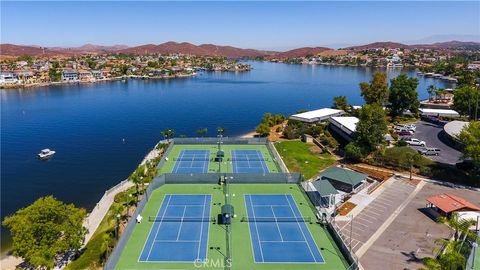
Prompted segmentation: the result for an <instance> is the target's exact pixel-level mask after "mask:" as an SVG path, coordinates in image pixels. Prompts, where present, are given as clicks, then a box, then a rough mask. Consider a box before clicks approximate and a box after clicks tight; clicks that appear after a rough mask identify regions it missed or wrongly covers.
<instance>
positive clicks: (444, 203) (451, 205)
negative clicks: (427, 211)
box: [427, 193, 480, 216]
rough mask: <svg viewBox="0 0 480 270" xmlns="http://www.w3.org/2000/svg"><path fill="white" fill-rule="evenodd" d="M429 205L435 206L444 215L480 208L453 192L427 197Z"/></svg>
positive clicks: (475, 210) (479, 209)
mask: <svg viewBox="0 0 480 270" xmlns="http://www.w3.org/2000/svg"><path fill="white" fill-rule="evenodd" d="M427 202H428V204H427V207H431V208H435V209H436V210H437V212H438V213H439V214H440V215H442V216H448V215H450V214H451V213H453V212H458V213H459V214H460V215H461V214H462V212H478V213H480V208H479V207H478V206H476V205H474V204H473V203H471V202H469V201H467V200H465V199H464V198H462V197H459V196H455V195H451V194H446V193H444V194H440V195H435V196H432V197H429V198H428V199H427Z"/></svg>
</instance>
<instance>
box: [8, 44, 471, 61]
mask: <svg viewBox="0 0 480 270" xmlns="http://www.w3.org/2000/svg"><path fill="white" fill-rule="evenodd" d="M373 48H387V49H388V48H390V49H391V48H403V49H415V48H418V49H439V50H454V49H480V42H465V41H448V42H439V43H432V44H416V45H407V44H403V43H397V42H375V43H370V44H366V45H360V46H351V47H347V48H343V49H339V50H335V49H331V48H327V47H302V48H297V49H293V50H289V51H285V52H276V51H265V50H255V49H241V48H236V47H232V46H219V45H214V44H202V45H194V44H191V43H188V42H182V43H178V42H173V41H170V42H166V43H162V44H159V45H155V44H146V45H141V46H135V47H128V46H126V45H113V46H101V45H93V44H86V45H83V46H81V47H72V48H64V47H39V46H24V45H14V44H0V55H1V56H3V57H17V56H21V55H30V56H42V55H43V56H71V55H78V54H87V53H91V54H104V53H126V54H139V55H142V54H171V53H181V54H192V55H201V56H223V57H228V58H242V57H260V56H264V57H267V58H270V59H271V58H276V59H285V58H294V57H303V56H309V55H318V54H320V55H339V54H345V53H348V51H359V50H366V49H373Z"/></svg>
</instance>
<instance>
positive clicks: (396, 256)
mask: <svg viewBox="0 0 480 270" xmlns="http://www.w3.org/2000/svg"><path fill="white" fill-rule="evenodd" d="M442 193H447V194H452V195H457V196H461V197H463V198H464V199H466V200H468V201H470V202H471V203H473V204H474V205H480V196H479V192H478V191H475V190H469V189H462V188H451V187H447V186H442V185H438V184H434V183H426V184H425V186H423V188H422V189H421V190H420V192H419V193H417V194H416V195H415V197H414V198H413V199H412V201H410V202H409V203H408V205H407V206H406V207H405V208H404V209H403V210H402V211H401V212H400V214H399V215H398V216H397V217H396V218H395V220H394V221H393V222H392V223H391V224H390V225H389V226H388V228H387V229H386V230H385V231H384V232H383V233H382V234H381V235H380V237H379V238H378V239H377V240H376V241H375V242H374V243H373V244H372V246H370V247H369V248H368V250H367V251H366V252H365V254H363V256H361V258H360V262H361V264H362V266H363V267H364V269H420V268H422V267H424V265H423V264H422V259H423V258H425V257H431V256H433V252H432V251H433V248H435V247H438V244H436V243H435V240H436V239H443V238H448V237H450V236H451V235H452V230H451V229H450V228H448V226H446V225H444V224H441V223H438V222H435V220H434V219H433V218H432V217H431V216H429V214H428V212H426V211H425V210H426V208H425V207H426V204H427V201H426V199H427V198H428V197H430V196H434V195H438V194H442Z"/></svg>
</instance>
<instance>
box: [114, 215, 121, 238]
mask: <svg viewBox="0 0 480 270" xmlns="http://www.w3.org/2000/svg"><path fill="white" fill-rule="evenodd" d="M119 220H120V214H117V215H116V216H115V239H117V240H118V227H119V224H118V223H119V222H118V221H119Z"/></svg>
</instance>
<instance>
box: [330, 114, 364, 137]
mask: <svg viewBox="0 0 480 270" xmlns="http://www.w3.org/2000/svg"><path fill="white" fill-rule="evenodd" d="M328 121H329V122H330V128H331V129H332V130H333V131H335V133H337V134H338V135H340V136H341V137H342V138H344V139H345V140H347V141H352V140H353V138H354V136H355V131H356V129H357V124H358V122H359V121H360V119H358V118H357V117H354V116H340V117H331V118H329V119H328Z"/></svg>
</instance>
